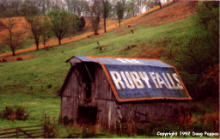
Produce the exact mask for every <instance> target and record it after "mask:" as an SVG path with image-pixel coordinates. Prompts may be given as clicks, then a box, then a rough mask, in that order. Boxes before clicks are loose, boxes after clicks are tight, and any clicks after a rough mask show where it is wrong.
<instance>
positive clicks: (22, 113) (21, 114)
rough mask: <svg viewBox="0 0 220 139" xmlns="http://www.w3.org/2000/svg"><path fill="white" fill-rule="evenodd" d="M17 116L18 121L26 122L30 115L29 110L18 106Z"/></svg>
mask: <svg viewBox="0 0 220 139" xmlns="http://www.w3.org/2000/svg"><path fill="white" fill-rule="evenodd" d="M15 114H16V119H17V120H26V119H27V118H28V116H29V113H28V112H27V110H26V109H25V108H24V107H22V106H18V107H17V108H16V111H15Z"/></svg>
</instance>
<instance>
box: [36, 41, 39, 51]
mask: <svg viewBox="0 0 220 139" xmlns="http://www.w3.org/2000/svg"><path fill="white" fill-rule="evenodd" d="M36 50H39V42H38V41H36Z"/></svg>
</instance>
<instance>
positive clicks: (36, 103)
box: [0, 3, 194, 128]
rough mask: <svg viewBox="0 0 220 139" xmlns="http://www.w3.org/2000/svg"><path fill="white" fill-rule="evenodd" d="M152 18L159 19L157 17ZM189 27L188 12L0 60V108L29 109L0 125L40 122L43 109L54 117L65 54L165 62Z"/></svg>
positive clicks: (57, 111) (3, 121) (64, 66)
mask: <svg viewBox="0 0 220 139" xmlns="http://www.w3.org/2000/svg"><path fill="white" fill-rule="evenodd" d="M177 4H178V3H177ZM174 6H175V4H174ZM170 7H172V6H170ZM168 8H169V7H168ZM161 11H162V10H161ZM161 11H157V12H158V13H159V12H161ZM157 12H155V13H157ZM170 12H176V11H170ZM149 16H150V15H149ZM147 17H148V16H145V17H143V18H147ZM152 20H157V21H159V20H160V18H155V19H152ZM193 27H194V25H193V23H192V17H191V16H189V17H187V18H185V19H183V20H175V22H171V23H168V24H163V25H160V26H149V25H145V24H143V23H142V24H141V25H137V26H135V27H134V28H135V30H134V34H131V33H130V29H129V28H127V27H126V26H124V27H121V28H120V29H117V30H115V31H113V32H109V33H106V34H104V35H102V36H98V37H92V38H87V39H83V40H80V41H77V42H73V43H69V44H65V45H62V46H58V47H53V48H50V49H49V50H43V49H41V50H40V51H37V52H30V54H33V55H34V56H35V58H33V59H28V60H24V61H15V62H8V63H0V102H1V105H0V110H2V109H3V108H4V107H5V106H13V105H22V106H24V107H27V109H28V110H29V112H30V117H29V118H28V120H26V121H17V120H16V121H13V122H12V121H7V120H3V119H0V128H6V127H16V126H22V125H33V124H37V123H40V122H41V117H42V116H43V113H47V114H49V115H50V116H53V117H55V119H56V120H58V116H59V111H60V98H59V97H58V96H57V93H58V91H59V90H60V88H61V86H62V83H63V81H64V79H65V77H66V75H67V72H68V70H69V68H70V65H69V64H68V63H65V61H66V60H67V59H68V58H70V57H72V56H74V55H80V56H88V55H91V56H124V57H149V58H160V59H162V60H166V61H168V62H169V60H168V58H169V57H171V58H172V56H171V55H170V50H171V48H172V47H178V46H175V44H173V40H176V39H177V40H178V39H181V38H182V37H184V36H185V35H186V34H187V33H188V32H187V31H188V30H190V29H192V28H193ZM97 41H99V43H100V45H101V47H102V50H100V49H99V48H98V46H97Z"/></svg>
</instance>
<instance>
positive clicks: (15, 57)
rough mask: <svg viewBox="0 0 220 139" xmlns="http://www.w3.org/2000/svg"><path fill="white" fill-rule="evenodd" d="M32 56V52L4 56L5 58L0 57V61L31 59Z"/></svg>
mask: <svg viewBox="0 0 220 139" xmlns="http://www.w3.org/2000/svg"><path fill="white" fill-rule="evenodd" d="M34 57H35V55H34V54H27V55H18V56H9V57H5V58H1V59H0V62H11V61H22V60H27V59H32V58H34Z"/></svg>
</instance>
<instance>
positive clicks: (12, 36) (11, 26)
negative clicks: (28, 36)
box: [1, 17, 25, 56]
mask: <svg viewBox="0 0 220 139" xmlns="http://www.w3.org/2000/svg"><path fill="white" fill-rule="evenodd" d="M16 25H17V21H16V19H15V18H13V17H9V18H7V19H5V20H4V23H1V26H2V28H3V29H5V30H7V33H6V34H4V35H2V36H1V42H2V43H3V44H5V45H7V46H9V47H10V49H11V52H12V55H13V56H15V51H16V48H17V47H19V46H20V45H21V44H23V42H24V38H25V32H24V31H20V30H17V29H16V28H17V27H16Z"/></svg>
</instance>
